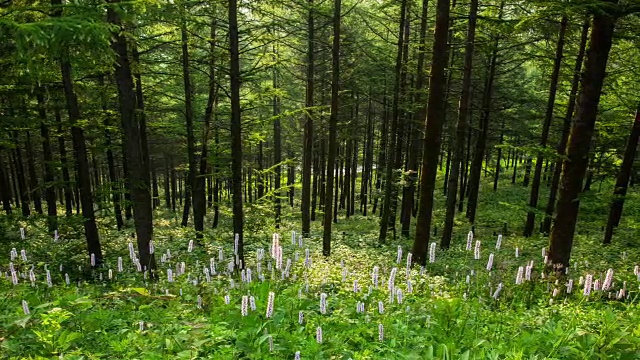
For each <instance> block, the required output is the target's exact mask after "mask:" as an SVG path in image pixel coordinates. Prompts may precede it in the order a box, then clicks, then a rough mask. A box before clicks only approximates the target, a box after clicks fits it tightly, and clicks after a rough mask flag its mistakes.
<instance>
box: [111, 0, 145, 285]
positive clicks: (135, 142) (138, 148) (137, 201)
mask: <svg viewBox="0 0 640 360" xmlns="http://www.w3.org/2000/svg"><path fill="white" fill-rule="evenodd" d="M112 1H113V3H115V4H118V3H119V2H120V1H119V0H112ZM116 11H117V10H116V8H113V7H110V8H108V9H107V19H108V21H109V23H111V24H113V25H114V26H115V27H116V28H117V29H118V30H117V32H116V33H114V34H113V40H112V42H111V48H112V49H113V51H114V53H115V54H116V55H117V57H116V64H114V65H115V78H116V85H117V87H118V97H119V100H120V101H119V102H120V113H121V116H122V127H123V130H124V146H125V148H126V150H127V151H126V158H125V159H124V161H125V162H127V163H128V164H130V165H131V167H130V174H129V175H130V178H129V181H130V185H131V188H130V190H131V198H132V200H133V216H134V223H135V227H136V239H137V242H138V252H139V254H140V264H141V265H142V268H143V271H149V273H150V275H151V277H152V278H155V275H154V271H155V269H156V261H155V255H154V254H153V253H152V252H151V251H150V248H149V243H150V242H151V239H152V238H153V211H152V203H151V189H150V186H149V184H150V179H149V171H148V167H147V166H146V165H145V159H144V152H143V144H142V141H141V139H142V136H143V134H142V130H143V129H142V127H141V124H140V122H141V118H142V116H143V115H142V111H141V109H140V104H137V101H139V100H140V99H139V98H138V97H137V96H136V93H135V85H134V78H133V74H132V72H131V62H130V60H129V51H128V44H127V40H126V38H125V36H124V34H123V33H122V32H120V31H121V28H122V23H121V21H120V17H119V15H118V13H117V12H116Z"/></svg>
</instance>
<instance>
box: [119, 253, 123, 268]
mask: <svg viewBox="0 0 640 360" xmlns="http://www.w3.org/2000/svg"><path fill="white" fill-rule="evenodd" d="M122 270H123V268H122V257H120V256H119V257H118V272H122Z"/></svg>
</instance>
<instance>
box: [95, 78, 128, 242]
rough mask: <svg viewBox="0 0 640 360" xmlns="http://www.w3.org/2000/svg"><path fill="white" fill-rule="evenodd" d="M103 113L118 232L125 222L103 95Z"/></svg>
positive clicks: (112, 198)
mask: <svg viewBox="0 0 640 360" xmlns="http://www.w3.org/2000/svg"><path fill="white" fill-rule="evenodd" d="M100 85H101V86H103V87H104V78H103V77H100ZM102 112H103V113H104V116H105V118H104V121H103V125H104V138H105V147H106V148H107V167H108V171H109V183H110V190H111V200H112V201H113V209H114V213H115V216H116V226H117V228H118V230H122V227H123V226H124V221H123V219H122V209H121V207H120V187H119V185H118V177H117V175H116V165H115V160H114V157H113V149H112V146H113V142H112V139H111V130H109V128H110V127H111V117H110V116H109V114H108V113H107V102H106V99H105V96H104V93H103V99H102Z"/></svg>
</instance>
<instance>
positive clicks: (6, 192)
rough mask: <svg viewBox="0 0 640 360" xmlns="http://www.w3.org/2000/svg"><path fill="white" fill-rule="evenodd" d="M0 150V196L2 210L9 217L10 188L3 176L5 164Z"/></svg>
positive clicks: (5, 176) (7, 177)
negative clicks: (0, 195) (0, 196)
mask: <svg viewBox="0 0 640 360" xmlns="http://www.w3.org/2000/svg"><path fill="white" fill-rule="evenodd" d="M2 150H3V149H2V148H0V194H2V198H1V199H2V210H4V212H5V213H6V214H7V215H11V186H10V185H9V176H7V174H5V172H4V169H5V164H4V161H3V158H2V155H3V154H2Z"/></svg>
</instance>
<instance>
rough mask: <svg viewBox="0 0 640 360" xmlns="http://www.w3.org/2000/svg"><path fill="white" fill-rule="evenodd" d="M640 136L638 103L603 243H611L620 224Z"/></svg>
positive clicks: (614, 191)
mask: <svg viewBox="0 0 640 360" xmlns="http://www.w3.org/2000/svg"><path fill="white" fill-rule="evenodd" d="M639 138H640V104H639V105H638V109H637V110H636V118H635V120H634V122H633V127H632V128H631V134H630V135H629V139H628V140H627V146H626V148H625V151H624V157H623V159H622V164H621V165H620V171H619V172H618V177H617V178H616V185H615V187H614V190H613V200H612V201H611V208H610V210H609V218H608V219H607V226H606V228H605V233H604V241H603V243H604V244H610V243H611V237H612V236H613V229H614V228H616V227H618V225H619V224H620V218H621V217H622V207H623V205H624V197H625V195H627V188H628V186H629V178H630V177H631V169H632V167H633V161H634V159H635V157H636V148H637V147H638V139H639Z"/></svg>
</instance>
